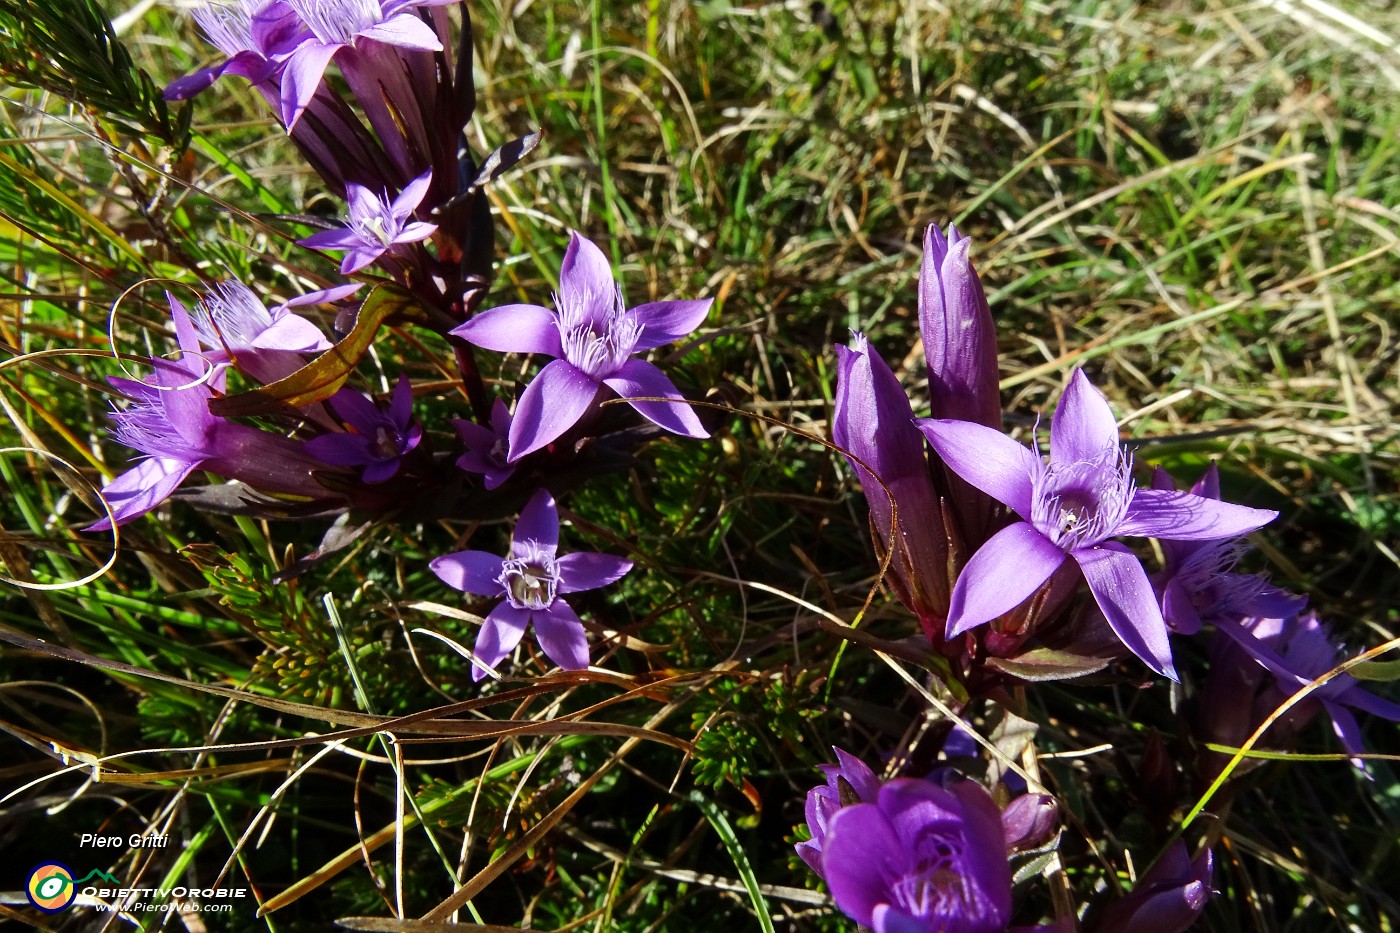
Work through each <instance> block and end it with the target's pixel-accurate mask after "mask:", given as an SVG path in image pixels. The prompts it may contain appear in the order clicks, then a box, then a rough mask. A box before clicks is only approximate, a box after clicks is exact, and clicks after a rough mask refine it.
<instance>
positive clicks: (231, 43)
mask: <svg viewBox="0 0 1400 933" xmlns="http://www.w3.org/2000/svg"><path fill="white" fill-rule="evenodd" d="M194 19H195V22H197V23H199V28H200V30H201V31H203V33H204V35H205V38H207V39H208V40H209V42H210V44H211V45H213V46H214V47H215V48H217V49H218V50H219V51H220V52H223V53H224V55H226V56H227V57H226V58H225V59H224V60H223V61H221V62H218V63H217V64H214V65H210V66H209V67H207V68H201V69H199V70H198V71H195V72H192V73H190V74H188V75H185V76H184V77H182V78H179V79H177V80H175V81H172V82H171V83H170V86H169V87H167V88H166V89H165V97H166V99H167V100H184V99H186V98H189V97H193V96H194V95H196V94H198V93H200V92H201V91H203V90H204V89H206V88H207V87H209V85H211V84H213V83H214V82H215V81H216V80H218V79H219V78H220V77H222V76H224V75H226V74H231V75H237V76H239V77H242V78H246V79H247V80H248V81H250V82H252V83H253V84H255V85H256V84H262V83H264V82H268V81H274V80H275V77H276V75H277V74H278V72H279V71H280V69H281V66H282V62H283V61H284V60H285V59H286V58H287V56H288V55H290V54H291V52H292V50H293V49H295V48H296V46H297V44H298V43H300V42H301V41H303V39H304V38H305V27H304V26H303V25H302V23H301V21H300V20H299V19H298V18H297V15H296V13H295V12H294V11H293V10H292V8H291V7H290V6H288V5H287V4H286V3H285V2H283V0H229V2H226V3H222V2H221V3H206V4H205V5H204V6H202V7H198V8H196V9H195V11H194Z"/></svg>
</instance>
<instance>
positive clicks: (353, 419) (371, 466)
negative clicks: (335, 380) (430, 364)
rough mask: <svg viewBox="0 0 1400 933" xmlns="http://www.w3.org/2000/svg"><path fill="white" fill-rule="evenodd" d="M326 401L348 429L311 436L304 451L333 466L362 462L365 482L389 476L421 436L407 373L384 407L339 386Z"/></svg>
mask: <svg viewBox="0 0 1400 933" xmlns="http://www.w3.org/2000/svg"><path fill="white" fill-rule="evenodd" d="M329 404H330V406H331V408H332V409H334V411H335V413H336V414H337V415H339V416H340V417H341V418H342V419H344V421H345V423H346V425H348V426H349V428H350V430H349V431H346V432H343V433H335V434H322V435H321V436H320V437H313V438H311V440H309V441H307V442H306V451H307V453H309V454H311V455H312V456H313V457H315V458H316V459H318V460H321V461H324V462H325V463H330V464H333V465H335V466H364V468H365V469H364V473H363V474H361V479H363V480H364V481H365V482H366V483H371V484H372V483H382V482H385V481H386V480H389V479H391V478H393V476H394V474H395V473H397V472H398V471H399V465H400V464H401V462H402V460H403V458H404V457H405V456H406V455H407V454H408V453H409V452H410V451H412V450H413V449H414V448H415V447H417V446H418V443H419V441H421V440H423V428H422V427H421V426H420V425H418V424H417V423H416V422H414V420H413V386H412V385H411V384H410V383H409V381H408V377H407V376H402V375H401V376H399V382H398V385H396V386H394V394H393V396H392V398H391V399H390V400H389V407H388V409H387V410H385V409H381V408H380V407H379V406H378V405H376V404H374V402H372V401H370V399H368V398H367V397H365V396H364V395H362V394H361V393H359V392H356V391H355V390H354V389H341V390H340V391H339V392H337V393H335V394H334V395H332V396H331V397H330V401H329Z"/></svg>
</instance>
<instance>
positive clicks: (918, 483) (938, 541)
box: [831, 334, 951, 639]
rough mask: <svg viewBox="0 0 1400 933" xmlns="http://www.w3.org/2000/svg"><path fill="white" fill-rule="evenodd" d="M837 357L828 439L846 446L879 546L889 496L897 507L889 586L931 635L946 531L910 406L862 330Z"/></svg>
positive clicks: (940, 598) (944, 572)
mask: <svg viewBox="0 0 1400 933" xmlns="http://www.w3.org/2000/svg"><path fill="white" fill-rule="evenodd" d="M836 359H837V370H836V397H835V406H834V408H833V411H832V418H831V439H832V440H833V441H835V442H836V444H837V446H839V447H841V448H842V449H843V450H844V451H846V452H847V454H848V456H847V457H846V462H847V463H849V464H850V465H851V469H852V470H854V471H855V474H856V478H857V479H859V480H860V488H861V491H862V492H863V493H865V499H866V502H867V503H869V505H870V526H871V533H872V536H873V537H874V539H875V547H876V550H877V552H878V553H880V554H883V553H884V551H885V548H886V547H887V546H888V545H889V543H890V540H891V537H890V535H891V532H892V531H893V530H894V517H895V511H894V509H892V508H891V500H893V505H894V506H895V507H897V508H898V516H899V528H898V534H897V535H896V536H895V537H894V539H893V540H894V546H895V551H894V554H893V555H892V556H891V558H890V564H889V568H890V569H889V583H890V588H891V589H892V590H893V591H894V593H895V595H896V596H897V597H898V598H899V601H900V602H902V603H904V605H906V606H908V607H909V609H910V610H911V611H913V612H914V613H915V615H917V616H918V617H919V621H920V623H921V624H922V625H923V627H924V629H925V631H926V632H927V634H928V635H929V638H930V639H938V638H941V637H942V636H943V629H944V625H945V623H946V619H947V615H948V593H949V589H950V585H951V584H950V580H949V573H948V563H949V561H948V534H947V532H946V531H945V530H944V527H943V521H942V516H943V510H942V509H941V508H940V506H939V501H938V496H937V494H936V493H935V492H934V488H933V482H932V480H931V479H930V478H929V469H928V460H927V459H926V457H925V455H924V449H925V446H924V438H923V435H922V434H920V433H919V429H918V427H917V426H915V424H914V411H913V409H912V408H910V406H909V398H908V396H906V395H905V394H904V389H903V388H902V387H901V386H900V384H899V380H898V379H896V378H895V375H894V373H893V372H891V371H890V368H889V366H888V365H886V363H885V361H884V360H883V359H882V358H881V357H880V354H879V353H877V352H876V351H875V350H874V349H873V348H872V347H871V346H870V344H869V343H868V342H867V341H866V339H865V337H864V336H863V335H861V334H852V335H851V345H850V347H849V349H848V348H846V347H841V346H838V347H837V348H836ZM856 458H859V461H861V462H857V459H856ZM862 462H863V464H864V465H862ZM867 467H868V468H869V469H867ZM871 470H873V471H874V475H873V476H872V475H871V472H870V471H871ZM877 476H878V477H879V481H877V480H876V477H877ZM880 481H883V483H884V487H883V488H882V487H881V485H880ZM886 489H888V492H886Z"/></svg>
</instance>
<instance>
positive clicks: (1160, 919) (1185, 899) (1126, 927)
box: [1093, 839, 1213, 933]
mask: <svg viewBox="0 0 1400 933" xmlns="http://www.w3.org/2000/svg"><path fill="white" fill-rule="evenodd" d="M1212 867H1213V859H1212V856H1211V852H1210V850H1209V849H1206V850H1204V851H1203V852H1201V854H1200V855H1198V856H1196V857H1195V858H1194V859H1192V858H1191V855H1190V853H1189V852H1188V851H1187V849H1186V843H1185V842H1183V841H1181V840H1180V839H1178V840H1177V841H1176V842H1175V843H1173V844H1172V846H1171V848H1169V849H1168V850H1167V851H1166V852H1165V853H1164V854H1163V855H1162V857H1161V858H1159V859H1158V860H1157V862H1156V863H1155V864H1154V865H1153V866H1152V867H1151V868H1150V869H1148V871H1147V874H1145V875H1143V876H1142V877H1141V878H1139V879H1138V881H1137V884H1136V885H1134V886H1133V890H1132V892H1131V893H1130V894H1128V895H1127V896H1126V897H1124V898H1123V899H1122V900H1120V901H1115V902H1114V903H1112V904H1110V905H1109V906H1108V909H1107V910H1105V911H1104V912H1103V913H1102V914H1101V915H1100V916H1099V919H1098V923H1097V924H1096V925H1095V926H1094V928H1093V929H1094V930H1096V931H1101V933H1182V931H1183V930H1185V929H1187V928H1188V927H1190V926H1191V924H1193V923H1195V922H1196V918H1197V917H1199V916H1200V915H1201V911H1203V910H1205V906H1206V901H1208V900H1209V899H1210V895H1211V893H1212V891H1211V886H1210V876H1211V869H1212Z"/></svg>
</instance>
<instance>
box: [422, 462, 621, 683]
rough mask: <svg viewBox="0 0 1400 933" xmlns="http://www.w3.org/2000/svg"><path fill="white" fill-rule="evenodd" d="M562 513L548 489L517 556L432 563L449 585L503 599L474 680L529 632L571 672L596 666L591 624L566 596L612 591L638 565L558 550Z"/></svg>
mask: <svg viewBox="0 0 1400 933" xmlns="http://www.w3.org/2000/svg"><path fill="white" fill-rule="evenodd" d="M558 550H559V512H558V510H557V509H556V508H555V506H554V497H553V496H551V495H550V494H549V491H548V490H545V489H541V490H539V491H538V492H536V493H535V494H534V495H533V496H531V497H530V501H529V502H527V503H526V504H525V508H524V509H522V510H521V512H520V520H519V521H518V522H516V525H515V532H514V534H513V535H512V536H511V541H510V553H509V555H508V556H506V557H504V558H501V557H497V556H496V555H494V554H489V553H487V552H485V551H458V552H456V553H454V554H445V555H443V556H442V557H439V558H436V559H435V560H433V562H432V563H431V564H430V565H429V566H430V567H431V568H432V571H433V573H435V574H437V575H438V577H440V578H441V579H442V581H443V582H444V583H446V584H447V585H448V586H450V587H453V588H454V589H458V590H461V591H463V592H464V593H472V594H474V595H476V596H490V597H503V598H502V599H501V602H499V603H497V604H496V606H495V608H493V609H492V610H491V611H490V612H489V613H487V615H486V620H485V622H484V623H483V624H482V626H481V632H480V633H479V634H478V635H477V637H476V648H475V654H476V661H477V663H478V664H479V665H480V666H478V667H475V668H474V669H473V670H472V680H480V679H481V678H482V677H485V676H486V671H487V670H488V669H491V670H494V669H495V667H496V665H497V664H499V663H500V662H501V659H502V658H504V657H505V656H506V655H508V654H510V653H511V652H512V651H514V650H515V646H516V645H518V644H520V639H521V638H523V637H524V636H525V629H526V628H527V627H528V626H529V625H530V624H531V623H533V624H534V627H535V639H536V640H537V641H538V642H539V644H540V648H541V649H543V650H544V653H545V654H546V655H547V656H548V657H549V659H550V660H551V661H553V662H554V663H555V664H558V665H559V666H560V667H562V668H564V669H565V670H569V671H576V670H583V669H584V668H586V667H588V639H587V638H586V637H585V635H584V631H583V623H582V622H581V621H580V620H579V617H578V615H577V614H576V613H575V612H574V610H573V609H572V608H570V606H569V604H568V603H567V602H566V601H565V600H564V599H563V596H564V595H565V594H567V593H579V592H582V591H584V590H594V589H597V588H598V587H600V586H607V585H608V584H609V583H612V582H614V581H616V580H619V579H621V578H622V576H623V575H624V574H626V573H627V571H629V570H631V569H632V562H631V561H629V560H623V559H622V558H620V557H614V556H612V555H611V554H591V553H574V554H563V555H560V554H559V553H558Z"/></svg>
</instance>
